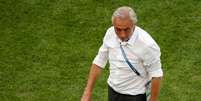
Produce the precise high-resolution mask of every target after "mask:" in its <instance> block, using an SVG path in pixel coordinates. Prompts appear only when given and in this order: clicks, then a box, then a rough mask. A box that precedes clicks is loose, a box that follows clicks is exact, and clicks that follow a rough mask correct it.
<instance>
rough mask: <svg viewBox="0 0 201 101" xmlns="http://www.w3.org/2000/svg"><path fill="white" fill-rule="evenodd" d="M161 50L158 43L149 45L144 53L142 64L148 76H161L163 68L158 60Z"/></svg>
mask: <svg viewBox="0 0 201 101" xmlns="http://www.w3.org/2000/svg"><path fill="white" fill-rule="evenodd" d="M160 56H161V52H160V48H159V47H158V45H152V46H149V47H148V48H147V49H146V52H145V54H144V63H143V64H144V66H145V67H146V70H147V72H148V74H149V76H150V77H162V76H163V70H162V64H161V60H160Z"/></svg>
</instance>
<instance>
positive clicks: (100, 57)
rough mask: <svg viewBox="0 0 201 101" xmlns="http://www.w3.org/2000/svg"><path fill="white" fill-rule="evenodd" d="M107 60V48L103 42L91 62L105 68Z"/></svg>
mask: <svg viewBox="0 0 201 101" xmlns="http://www.w3.org/2000/svg"><path fill="white" fill-rule="evenodd" d="M107 61H108V48H107V47H106V45H105V44H104V43H103V44H102V45H101V47H100V48H99V51H98V54H97V55H96V57H95V58H94V60H93V64H96V65H98V66H99V67H101V68H105V65H106V64H107Z"/></svg>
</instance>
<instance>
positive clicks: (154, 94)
mask: <svg viewBox="0 0 201 101" xmlns="http://www.w3.org/2000/svg"><path fill="white" fill-rule="evenodd" d="M151 83H152V84H151V85H152V87H151V98H150V101H157V98H158V96H159V92H160V83H161V77H153V78H152V82H151Z"/></svg>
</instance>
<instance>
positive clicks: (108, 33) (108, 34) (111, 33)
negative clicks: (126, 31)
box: [104, 26, 115, 41]
mask: <svg viewBox="0 0 201 101" xmlns="http://www.w3.org/2000/svg"><path fill="white" fill-rule="evenodd" d="M114 34H115V30H114V26H111V27H109V28H108V29H107V31H106V33H105V36H104V41H108V40H110V39H112V38H113V37H114V36H115V35H114Z"/></svg>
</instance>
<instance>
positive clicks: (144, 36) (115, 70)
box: [81, 7, 163, 101]
mask: <svg viewBox="0 0 201 101" xmlns="http://www.w3.org/2000/svg"><path fill="white" fill-rule="evenodd" d="M136 23H137V17H136V14H135V12H134V11H133V9H132V8H130V7H120V8H118V9H117V10H116V11H115V12H114V13H113V16H112V24H113V26H112V27H110V28H109V29H108V30H107V32H106V34H105V36H104V39H103V44H102V46H101V47H100V49H99V52H98V54H97V56H96V57H95V59H94V61H93V64H92V66H91V70H90V73H89V78H88V82H87V85H86V88H85V90H84V93H83V95H82V98H81V101H91V95H92V90H93V88H94V85H95V82H96V80H97V78H98V77H99V76H100V74H101V71H102V69H103V68H104V67H105V65H106V63H107V60H109V63H110V68H109V69H110V75H109V78H108V80H107V83H108V100H109V101H146V94H145V89H146V87H145V85H146V83H147V82H148V81H149V80H151V85H152V86H151V98H150V101H157V97H158V95H159V91H160V82H161V78H162V76H163V71H162V69H161V62H160V54H161V53H160V48H159V46H158V45H157V43H156V42H155V41H154V40H153V39H152V37H151V36H150V35H149V34H148V33H147V32H146V31H144V30H143V29H141V28H140V27H138V26H136ZM121 47H122V48H123V50H124V52H125V55H126V57H127V59H128V61H130V63H131V64H132V65H133V66H134V68H135V69H136V70H137V72H138V73H139V74H140V75H137V73H136V72H134V71H133V70H132V69H131V68H130V66H129V65H128V63H127V61H126V59H125V57H124V56H123V52H122V50H121Z"/></svg>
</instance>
